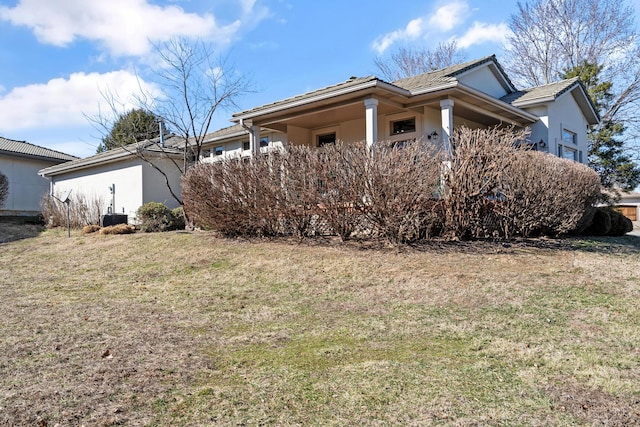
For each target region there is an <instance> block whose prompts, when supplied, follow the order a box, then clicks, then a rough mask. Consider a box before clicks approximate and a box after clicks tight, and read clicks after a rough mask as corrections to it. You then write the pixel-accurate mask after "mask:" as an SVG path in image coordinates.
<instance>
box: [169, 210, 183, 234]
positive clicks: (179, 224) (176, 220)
mask: <svg viewBox="0 0 640 427" xmlns="http://www.w3.org/2000/svg"><path fill="white" fill-rule="evenodd" d="M171 215H172V216H173V227H174V228H173V229H174V230H183V229H184V228H185V226H186V224H185V221H184V209H183V208H182V206H180V207H178V208H175V209H172V210H171Z"/></svg>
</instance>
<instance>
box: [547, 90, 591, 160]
mask: <svg viewBox="0 0 640 427" xmlns="http://www.w3.org/2000/svg"><path fill="white" fill-rule="evenodd" d="M548 123H549V144H548V146H549V152H550V153H551V154H555V155H558V145H560V144H562V145H567V146H570V147H572V148H575V149H577V150H578V151H580V152H582V163H587V153H588V143H587V125H588V123H587V120H586V119H585V117H584V116H583V115H582V112H581V110H580V107H579V106H578V104H577V103H576V101H575V100H574V99H573V95H571V93H565V94H563V95H562V96H560V97H559V98H557V99H556V101H555V102H553V103H550V104H549V106H548ZM563 129H567V130H569V131H571V132H575V133H576V135H577V140H578V143H577V144H575V145H571V144H565V143H564V142H563V141H562V130H563Z"/></svg>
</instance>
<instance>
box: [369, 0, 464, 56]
mask: <svg viewBox="0 0 640 427" xmlns="http://www.w3.org/2000/svg"><path fill="white" fill-rule="evenodd" d="M469 11H470V8H469V4H468V3H467V1H466V0H453V1H450V2H448V3H447V4H444V5H442V6H440V7H438V8H437V9H436V10H435V11H434V12H433V13H432V14H430V15H428V16H423V17H418V18H414V19H412V20H411V21H409V23H408V24H407V25H406V26H405V27H404V28H401V29H398V30H395V31H392V32H390V33H387V34H384V35H382V36H379V37H378V38H377V39H376V40H374V42H373V44H372V47H373V49H375V50H376V51H377V52H378V54H382V53H384V51H385V50H387V49H388V48H389V47H390V46H391V45H392V44H394V43H396V42H402V41H411V40H416V39H418V38H420V37H424V36H425V35H428V34H430V33H433V32H434V31H441V32H447V31H451V30H453V29H454V28H455V27H457V26H458V25H460V24H461V23H462V22H464V20H465V19H466V18H467V16H468V14H469Z"/></svg>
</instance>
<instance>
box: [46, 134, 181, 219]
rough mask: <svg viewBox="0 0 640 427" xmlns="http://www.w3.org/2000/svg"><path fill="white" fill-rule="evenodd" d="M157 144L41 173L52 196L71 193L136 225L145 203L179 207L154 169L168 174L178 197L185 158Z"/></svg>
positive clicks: (147, 142)
mask: <svg viewBox="0 0 640 427" xmlns="http://www.w3.org/2000/svg"><path fill="white" fill-rule="evenodd" d="M156 142H157V141H154V142H150V141H145V142H143V143H140V144H138V145H137V146H136V147H125V148H116V149H113V150H109V151H106V152H104V153H100V154H96V155H94V156H91V157H87V158H84V159H78V160H74V161H72V162H69V163H65V164H61V165H57V166H52V167H48V168H45V169H42V170H41V171H40V172H39V174H40V175H41V176H42V177H44V178H47V179H48V180H49V182H50V186H51V192H52V193H53V194H56V195H60V194H64V193H65V192H66V191H68V190H71V191H72V197H73V195H82V196H83V197H84V198H85V199H86V200H87V201H89V202H90V203H92V204H98V205H100V206H101V207H102V209H101V211H102V213H103V214H106V213H117V214H122V213H124V214H126V215H128V218H129V221H130V222H133V221H135V216H136V211H137V210H138V208H139V207H140V206H142V205H143V204H145V203H148V202H160V203H164V204H165V205H167V206H168V207H170V208H175V207H178V206H179V204H178V202H177V201H176V200H175V199H174V198H173V197H172V196H171V193H170V192H169V189H168V187H167V181H166V180H165V177H164V176H163V175H162V174H161V173H160V172H158V170H156V169H155V168H154V166H156V167H158V168H160V169H161V170H162V171H163V172H165V174H166V175H167V179H168V182H169V186H170V187H171V189H172V190H173V191H174V192H175V194H177V195H178V196H179V195H180V180H181V177H182V174H181V172H180V169H179V168H178V167H177V166H176V164H177V165H178V166H182V162H183V154H182V152H181V151H179V150H175V149H172V148H161V147H160V146H159V145H158V144H157V143H156ZM168 142H169V141H168ZM137 149H143V150H144V156H145V158H146V159H147V160H148V161H145V160H143V159H141V158H140V156H138V154H137V151H136V150H137ZM149 162H151V163H152V164H153V165H152V164H150V163H149ZM174 162H175V163H174ZM113 190H115V191H113Z"/></svg>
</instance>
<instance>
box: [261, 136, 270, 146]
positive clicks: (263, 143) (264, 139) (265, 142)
mask: <svg viewBox="0 0 640 427" xmlns="http://www.w3.org/2000/svg"><path fill="white" fill-rule="evenodd" d="M268 146H269V137H267V136H265V137H262V138H260V147H268Z"/></svg>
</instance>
